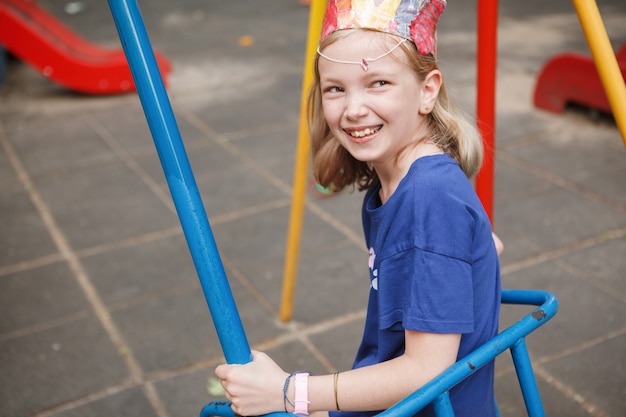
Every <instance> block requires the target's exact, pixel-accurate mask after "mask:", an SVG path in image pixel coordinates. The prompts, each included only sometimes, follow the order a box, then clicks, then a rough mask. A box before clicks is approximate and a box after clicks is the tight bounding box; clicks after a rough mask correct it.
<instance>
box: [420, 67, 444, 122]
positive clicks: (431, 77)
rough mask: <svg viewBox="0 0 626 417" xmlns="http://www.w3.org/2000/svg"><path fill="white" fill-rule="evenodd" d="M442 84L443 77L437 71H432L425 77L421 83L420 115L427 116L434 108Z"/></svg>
mask: <svg viewBox="0 0 626 417" xmlns="http://www.w3.org/2000/svg"><path fill="white" fill-rule="evenodd" d="M442 83H443V77H442V75H441V72H440V71H439V70H432V71H431V72H429V73H428V75H426V78H425V79H424V81H423V83H422V102H421V105H420V114H428V113H430V112H431V111H432V110H433V108H434V107H435V102H436V101H437V96H438V95H439V89H440V88H441V84H442Z"/></svg>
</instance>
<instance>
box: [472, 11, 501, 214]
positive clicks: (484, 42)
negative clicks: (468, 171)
mask: <svg viewBox="0 0 626 417" xmlns="http://www.w3.org/2000/svg"><path fill="white" fill-rule="evenodd" d="M497 39H498V0H478V44H477V51H476V55H477V78H476V123H477V124H478V129H479V130H480V133H481V135H482V137H483V144H484V147H485V155H484V160H483V166H482V168H481V170H480V172H479V173H478V175H477V176H476V193H477V194H478V197H480V201H481V202H482V203H483V206H484V208H485V211H486V212H487V215H488V216H489V219H490V220H491V222H492V223H493V194H494V179H493V177H494V172H495V169H494V164H495V149H496V141H495V131H496V128H495V124H496V123H495V106H496V104H495V101H496V67H497V63H496V62H497V54H498V45H497V44H498V41H497Z"/></svg>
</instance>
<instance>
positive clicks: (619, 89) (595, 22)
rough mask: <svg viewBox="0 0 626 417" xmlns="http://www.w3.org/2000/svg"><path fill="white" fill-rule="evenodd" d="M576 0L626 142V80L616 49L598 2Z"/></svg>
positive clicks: (588, 41) (603, 82)
mask: <svg viewBox="0 0 626 417" xmlns="http://www.w3.org/2000/svg"><path fill="white" fill-rule="evenodd" d="M573 2H574V8H575V9H576V13H577V14H578V20H580V25H581V26H582V28H583V32H584V33H585V37H586V38H587V43H588V44H589V49H590V50H591V55H592V56H593V60H594V61H595V63H596V68H597V69H598V74H599V75H600V80H601V81H602V85H603V86H604V91H605V92H606V97H607V99H608V100H609V104H610V105H611V109H612V110H613V117H614V118H615V122H616V123H617V127H618V128H619V131H620V133H621V135H622V140H623V141H624V145H626V83H624V78H623V77H622V74H621V71H620V68H619V64H618V62H617V58H616V57H615V52H614V51H613V47H612V46H611V41H610V40H609V36H608V35H607V33H606V28H605V27H604V23H603V22H602V16H601V15H600V11H599V10H598V5H597V4H596V2H595V1H593V0H573Z"/></svg>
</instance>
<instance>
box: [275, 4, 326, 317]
mask: <svg viewBox="0 0 626 417" xmlns="http://www.w3.org/2000/svg"><path fill="white" fill-rule="evenodd" d="M325 9H326V2H325V1H322V0H313V1H312V2H311V5H310V12H309V28H308V38H307V45H306V53H305V56H304V75H303V80H302V93H301V94H302V95H301V98H300V124H299V128H298V143H297V148H296V161H295V167H294V176H293V194H292V196H291V213H290V217H289V231H288V234H287V245H286V252H285V267H284V272H283V290H282V297H281V305H280V320H281V321H282V322H288V321H289V320H291V317H292V315H293V299H294V294H295V291H296V281H297V276H298V255H299V253H300V242H301V239H302V222H303V218H304V200H305V197H306V184H307V174H308V169H309V154H310V153H311V144H310V137H309V130H308V120H307V113H306V110H307V99H308V96H309V89H310V88H311V85H312V84H313V60H314V58H315V54H316V50H317V44H318V43H319V39H320V31H321V29H322V20H323V19H324V11H325Z"/></svg>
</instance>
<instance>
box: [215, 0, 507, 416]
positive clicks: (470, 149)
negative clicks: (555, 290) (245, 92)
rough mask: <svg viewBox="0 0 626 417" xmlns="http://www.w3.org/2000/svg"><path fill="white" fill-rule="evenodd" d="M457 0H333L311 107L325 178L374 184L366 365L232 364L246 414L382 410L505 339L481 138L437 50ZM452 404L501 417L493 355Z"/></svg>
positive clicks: (240, 409) (366, 212)
mask: <svg viewBox="0 0 626 417" xmlns="http://www.w3.org/2000/svg"><path fill="white" fill-rule="evenodd" d="M444 7H445V2H444V1H443V0H430V1H429V0H421V1H420V0H403V1H400V0H395V1H393V0H387V1H383V0H353V1H352V2H350V1H346V0H336V1H333V0H331V1H330V3H329V6H328V9H327V12H326V17H325V19H324V27H323V31H322V37H321V42H320V45H319V49H318V56H317V58H316V62H315V83H314V86H313V89H312V93H311V98H310V103H309V110H310V118H311V120H310V124H311V136H312V143H313V160H314V161H313V172H314V176H315V179H316V180H317V182H318V183H319V184H320V185H322V186H325V187H329V186H330V185H331V184H332V186H333V187H334V189H335V190H336V191H339V190H341V189H342V188H344V187H348V186H356V187H357V188H358V189H359V190H365V191H366V193H365V198H364V202H363V208H362V219H363V228H364V232H365V241H366V244H367V247H368V249H369V265H368V266H369V275H370V296H369V304H368V311H367V317H366V323H365V330H364V335H363V339H362V342H361V346H360V348H359V350H358V352H357V356H356V359H355V362H354V366H353V369H352V370H350V371H346V372H341V373H340V374H335V375H320V376H317V375H316V376H310V375H308V374H305V373H299V374H295V375H294V374H289V373H287V372H285V371H283V370H282V369H281V368H280V367H278V365H276V363H275V362H274V361H273V360H272V359H270V358H269V357H268V356H267V355H265V354H263V353H261V352H253V361H252V362H250V363H249V364H246V365H220V366H219V367H217V368H216V371H215V372H216V375H217V376H218V377H219V378H220V380H221V382H222V385H223V387H224V389H225V392H226V397H227V398H228V399H229V400H230V401H231V402H232V408H233V410H234V411H235V412H236V413H238V414H240V415H261V414H265V413H269V412H274V411H288V412H296V413H297V414H300V415H307V414H308V413H310V412H316V411H323V412H326V411H331V415H333V416H334V415H335V414H336V413H337V412H341V413H340V415H341V416H344V415H346V416H351V415H358V416H366V415H373V414H375V413H376V412H377V411H372V410H383V409H386V408H388V407H390V406H392V405H393V404H395V403H396V402H398V401H399V400H401V399H403V398H404V397H406V396H407V395H409V394H410V393H412V392H414V391H415V390H417V389H418V388H420V387H421V386H422V385H424V384H425V383H427V382H428V381H429V380H431V379H432V378H434V377H435V376H437V375H438V374H440V373H441V372H442V371H444V370H445V369H446V368H448V367H449V366H450V365H452V364H453V363H454V362H455V361H457V360H458V359H460V358H461V357H463V356H465V355H466V354H468V353H469V352H471V351H472V350H474V349H476V348H477V347H478V346H480V345H481V344H483V343H485V342H486V341H488V340H489V339H491V338H492V337H493V336H495V335H496V334H497V324H498V315H499V307H500V276H499V263H498V256H497V251H496V247H495V245H494V240H495V237H494V238H493V239H492V232H491V225H490V222H489V219H488V218H487V216H486V214H485V212H484V210H483V208H482V205H481V203H480V201H479V199H478V197H477V196H476V194H475V192H474V189H473V188H472V186H471V183H470V181H469V180H468V178H471V177H472V176H473V175H474V174H475V173H476V171H477V170H478V168H479V167H480V164H481V160H482V147H481V140H480V137H479V135H478V133H477V132H476V130H475V128H474V127H473V126H472V124H471V123H469V122H468V121H467V120H466V119H465V118H463V117H461V116H460V113H458V112H457V111H456V110H455V109H454V107H453V106H452V104H451V102H450V100H449V99H448V97H447V95H446V91H445V88H444V84H443V77H442V74H441V72H440V71H439V69H438V67H437V60H436V58H435V25H436V22H437V18H438V16H439V14H440V13H441V12H442V11H443V8H444ZM386 16H390V17H386ZM451 401H452V404H453V407H454V410H455V413H456V415H457V416H483V417H491V416H495V415H496V412H495V405H494V404H495V401H494V394H493V364H490V365H488V366H485V367H483V368H482V369H480V370H478V371H477V372H476V373H474V374H473V375H472V376H471V377H470V378H468V379H466V380H465V381H464V382H462V383H460V384H459V385H457V386H456V387H455V388H453V389H452V390H451ZM418 415H419V416H430V415H433V410H432V407H428V408H426V409H425V410H423V411H422V412H420V413H419V414H418Z"/></svg>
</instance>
